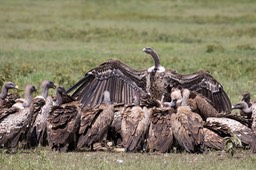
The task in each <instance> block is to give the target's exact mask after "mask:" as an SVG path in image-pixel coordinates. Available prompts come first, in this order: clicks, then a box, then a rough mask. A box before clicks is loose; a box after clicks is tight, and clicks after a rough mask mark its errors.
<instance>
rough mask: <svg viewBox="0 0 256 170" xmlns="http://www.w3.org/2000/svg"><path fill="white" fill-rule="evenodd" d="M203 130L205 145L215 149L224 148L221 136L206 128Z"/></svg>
mask: <svg viewBox="0 0 256 170" xmlns="http://www.w3.org/2000/svg"><path fill="white" fill-rule="evenodd" d="M203 131H204V145H205V147H207V148H210V149H216V150H223V149H224V145H225V140H224V138H223V137H221V136H220V135H218V134H217V133H215V132H214V131H212V130H210V129H208V128H203Z"/></svg>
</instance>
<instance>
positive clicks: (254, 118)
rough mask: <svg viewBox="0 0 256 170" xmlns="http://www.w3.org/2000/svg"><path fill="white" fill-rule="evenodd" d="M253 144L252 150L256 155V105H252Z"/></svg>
mask: <svg viewBox="0 0 256 170" xmlns="http://www.w3.org/2000/svg"><path fill="white" fill-rule="evenodd" d="M251 108H252V133H253V135H252V143H251V149H252V152H253V153H256V103H255V102H254V103H252V106H251Z"/></svg>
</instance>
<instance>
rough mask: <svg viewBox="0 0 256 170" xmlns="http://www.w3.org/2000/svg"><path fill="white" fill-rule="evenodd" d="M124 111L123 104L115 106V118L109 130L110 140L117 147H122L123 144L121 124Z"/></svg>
mask: <svg viewBox="0 0 256 170" xmlns="http://www.w3.org/2000/svg"><path fill="white" fill-rule="evenodd" d="M123 109H124V104H122V103H121V104H115V105H114V118H113V121H112V123H111V125H110V126H109V130H108V140H109V141H111V142H113V145H115V146H121V144H122V137H121V122H122V112H123Z"/></svg>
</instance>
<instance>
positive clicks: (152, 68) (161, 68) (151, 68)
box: [148, 66, 165, 73]
mask: <svg viewBox="0 0 256 170" xmlns="http://www.w3.org/2000/svg"><path fill="white" fill-rule="evenodd" d="M153 71H155V66H152V67H150V68H148V72H150V73H151V72H153ZM156 72H158V73H162V72H165V68H164V67H163V66H160V67H159V68H158V70H157V71H156Z"/></svg>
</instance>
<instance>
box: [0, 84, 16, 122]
mask: <svg viewBox="0 0 256 170" xmlns="http://www.w3.org/2000/svg"><path fill="white" fill-rule="evenodd" d="M9 89H18V86H16V85H15V84H14V83H13V82H6V83H5V84H4V85H3V87H2V90H1V93H0V120H1V119H2V118H4V117H5V116H7V115H6V114H4V113H6V112H5V111H6V110H7V109H9V108H10V107H12V105H13V104H14V103H15V100H16V99H17V98H19V96H18V95H17V94H8V91H9Z"/></svg>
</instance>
